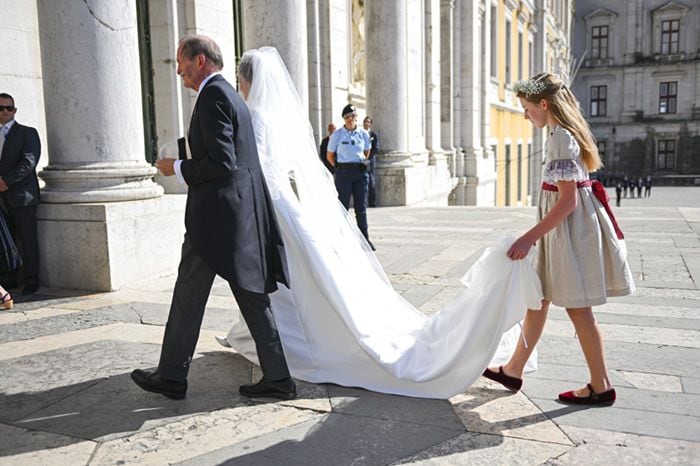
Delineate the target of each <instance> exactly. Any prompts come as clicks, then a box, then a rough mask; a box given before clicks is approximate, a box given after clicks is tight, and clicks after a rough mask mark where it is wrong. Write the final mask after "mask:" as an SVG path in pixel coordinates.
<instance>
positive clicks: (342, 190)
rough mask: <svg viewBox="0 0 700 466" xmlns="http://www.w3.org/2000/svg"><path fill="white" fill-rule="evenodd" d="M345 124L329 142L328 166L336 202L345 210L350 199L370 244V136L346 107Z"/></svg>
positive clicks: (344, 109) (350, 105)
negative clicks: (333, 174)
mask: <svg viewBox="0 0 700 466" xmlns="http://www.w3.org/2000/svg"><path fill="white" fill-rule="evenodd" d="M342 116H343V120H344V121H345V124H344V125H343V126H342V127H340V129H337V130H336V131H335V132H334V133H333V134H332V135H331V139H330V141H328V154H327V155H326V158H327V159H328V163H330V164H331V165H332V166H334V167H335V188H336V189H337V190H338V199H339V200H340V202H341V203H342V204H343V206H344V207H345V208H346V209H349V208H350V196H352V205H353V208H354V209H355V219H356V220H357V227H358V228H359V229H360V231H361V232H362V235H363V236H364V237H365V239H367V243H369V246H370V247H371V248H372V250H373V251H374V250H375V249H374V245H373V244H372V243H371V242H370V240H369V233H368V228H367V190H368V188H369V175H368V174H367V171H368V168H369V167H368V162H369V151H370V149H371V148H372V143H371V141H370V139H369V133H367V131H365V130H364V128H360V127H358V126H357V112H356V111H355V106H354V105H352V104H348V105H346V106H345V108H343V113H342Z"/></svg>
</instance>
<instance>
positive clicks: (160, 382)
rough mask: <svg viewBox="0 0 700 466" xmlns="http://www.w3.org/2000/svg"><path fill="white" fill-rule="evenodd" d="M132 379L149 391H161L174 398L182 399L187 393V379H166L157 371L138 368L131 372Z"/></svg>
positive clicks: (162, 393)
mask: <svg viewBox="0 0 700 466" xmlns="http://www.w3.org/2000/svg"><path fill="white" fill-rule="evenodd" d="M131 380H133V381H134V383H136V385H138V386H139V387H141V388H142V389H144V390H146V391H147V392H153V393H160V394H161V395H165V396H167V397H168V398H172V399H173V400H182V399H183V398H185V396H186V395H187V381H184V382H173V381H171V380H165V379H162V378H161V377H160V376H159V375H158V373H157V372H148V371H142V370H141V369H136V370H134V371H133V372H132V373H131Z"/></svg>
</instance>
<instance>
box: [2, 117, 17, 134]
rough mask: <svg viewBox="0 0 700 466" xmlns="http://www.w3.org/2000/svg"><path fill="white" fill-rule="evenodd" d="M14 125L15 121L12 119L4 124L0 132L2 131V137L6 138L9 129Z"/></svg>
mask: <svg viewBox="0 0 700 466" xmlns="http://www.w3.org/2000/svg"><path fill="white" fill-rule="evenodd" d="M14 124H15V119H14V118H13V119H12V120H10V121H8V122H7V123H5V125H4V126H3V127H2V130H3V131H4V134H3V136H7V133H9V132H10V128H12V125H14Z"/></svg>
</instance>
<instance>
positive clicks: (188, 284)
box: [158, 235, 289, 382]
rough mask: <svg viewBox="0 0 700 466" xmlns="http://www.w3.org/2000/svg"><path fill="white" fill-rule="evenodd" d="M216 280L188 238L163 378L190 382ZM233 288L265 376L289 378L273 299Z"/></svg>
mask: <svg viewBox="0 0 700 466" xmlns="http://www.w3.org/2000/svg"><path fill="white" fill-rule="evenodd" d="M215 277H216V272H214V270H212V269H211V268H210V267H209V266H208V265H207V264H206V262H204V259H202V258H201V257H200V256H199V255H198V254H197V253H196V252H195V251H194V249H193V248H192V245H191V243H190V241H189V239H188V237H187V236H186V235H185V241H184V243H183V244H182V258H181V259H180V266H179V268H178V274H177V281H176V282H175V290H174V291H173V300H172V304H171V305H170V315H169V316H168V323H167V325H166V327H165V335H164V336H163V347H162V349H161V353H160V363H159V364H158V375H160V376H161V377H162V378H164V379H167V380H172V381H177V382H180V381H184V380H186V379H187V373H188V372H189V368H190V362H191V361H192V355H193V354H194V350H195V347H196V345H197V340H198V339H199V330H200V327H201V326H202V319H203V318H204V308H205V306H206V304H207V300H208V299H209V293H210V292H211V287H212V285H213V283H214V278H215ZM229 285H230V286H231V291H232V292H233V296H234V297H235V298H236V302H237V303H238V307H239V308H240V310H241V314H242V315H243V319H244V320H245V322H246V324H247V325H248V329H249V330H250V334H251V335H252V337H253V340H254V341H255V347H256V349H257V352H258V359H259V361H260V367H261V369H262V372H263V376H264V377H265V379H266V380H270V381H276V380H282V379H286V378H288V377H289V369H288V367H287V360H286V359H285V357H284V350H283V349H282V343H281V342H280V338H279V333H278V332H277V325H276V324H275V320H274V317H273V316H272V310H271V309H270V297H269V296H268V295H267V294H265V293H253V292H251V291H247V290H244V289H242V288H238V287H236V286H234V285H233V284H229Z"/></svg>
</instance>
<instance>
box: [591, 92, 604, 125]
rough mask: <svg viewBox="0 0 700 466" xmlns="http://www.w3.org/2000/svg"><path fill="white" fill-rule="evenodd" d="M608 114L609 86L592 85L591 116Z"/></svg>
mask: <svg viewBox="0 0 700 466" xmlns="http://www.w3.org/2000/svg"><path fill="white" fill-rule="evenodd" d="M607 114H608V86H591V116H592V117H599V116H606V115H607Z"/></svg>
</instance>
